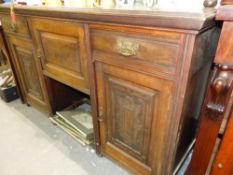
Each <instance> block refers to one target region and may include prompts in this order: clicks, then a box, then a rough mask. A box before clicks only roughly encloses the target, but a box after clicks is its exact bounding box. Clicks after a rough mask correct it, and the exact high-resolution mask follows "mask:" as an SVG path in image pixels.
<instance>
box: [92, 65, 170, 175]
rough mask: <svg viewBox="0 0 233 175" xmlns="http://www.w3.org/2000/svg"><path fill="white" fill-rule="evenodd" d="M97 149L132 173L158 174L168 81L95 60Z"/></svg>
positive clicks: (165, 125) (166, 120)
mask: <svg viewBox="0 0 233 175" xmlns="http://www.w3.org/2000/svg"><path fill="white" fill-rule="evenodd" d="M95 67H96V76H97V77H96V78H97V93H98V108H99V109H98V112H99V114H98V115H99V116H98V121H99V125H100V137H101V139H100V140H101V143H100V144H101V149H102V152H103V153H104V154H107V155H108V156H110V157H112V158H113V159H116V160H117V161H119V162H120V163H121V164H123V165H124V166H126V167H127V168H128V169H131V170H132V171H134V172H135V173H136V174H140V175H142V174H143V175H144V174H161V172H162V170H161V165H162V164H163V162H164V161H167V160H166V158H165V157H166V151H165V149H164V148H165V147H166V144H168V143H166V140H167V138H166V137H167V136H166V133H167V129H168V128H169V118H170V117H171V113H172V112H171V105H172V88H173V84H172V82H169V81H167V80H163V79H160V78H155V77H151V76H149V75H144V74H141V73H137V72H134V71H129V70H126V69H121V68H119V67H115V66H110V65H107V64H103V63H99V62H97V63H96V66H95Z"/></svg>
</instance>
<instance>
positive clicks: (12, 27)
mask: <svg viewBox="0 0 233 175" xmlns="http://www.w3.org/2000/svg"><path fill="white" fill-rule="evenodd" d="M10 30H11V32H17V25H16V23H14V22H12V23H11V24H10Z"/></svg>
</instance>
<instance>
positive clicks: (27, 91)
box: [8, 36, 48, 111]
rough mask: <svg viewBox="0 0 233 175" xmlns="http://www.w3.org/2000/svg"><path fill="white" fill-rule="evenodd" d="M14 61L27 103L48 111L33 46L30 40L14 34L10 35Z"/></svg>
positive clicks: (9, 41)
mask: <svg viewBox="0 0 233 175" xmlns="http://www.w3.org/2000/svg"><path fill="white" fill-rule="evenodd" d="M8 44H9V46H10V49H11V52H12V55H13V57H14V58H13V59H14V60H13V61H14V64H15V66H16V68H17V74H18V75H19V77H20V84H21V86H22V87H23V93H24V96H25V97H26V101H27V103H29V104H31V105H33V106H35V107H38V108H40V109H42V110H43V111H47V110H48V109H47V108H48V106H47V105H46V102H45V101H46V100H45V95H44V93H43V92H44V91H43V90H42V79H41V78H40V75H39V67H38V63H37V62H36V61H38V60H36V58H35V56H34V53H33V46H32V43H31V41H30V40H27V39H21V38H20V39H19V38H17V37H14V36H8Z"/></svg>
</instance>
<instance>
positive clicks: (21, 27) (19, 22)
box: [0, 15, 30, 37]
mask: <svg viewBox="0 0 233 175" xmlns="http://www.w3.org/2000/svg"><path fill="white" fill-rule="evenodd" d="M0 20H1V22H2V27H3V30H4V32H6V33H11V34H16V35H22V36H26V37H29V36H30V33H29V29H28V24H27V19H26V17H23V16H19V15H17V16H16V25H13V23H12V20H11V17H10V15H0Z"/></svg>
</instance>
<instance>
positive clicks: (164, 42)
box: [91, 26, 183, 74]
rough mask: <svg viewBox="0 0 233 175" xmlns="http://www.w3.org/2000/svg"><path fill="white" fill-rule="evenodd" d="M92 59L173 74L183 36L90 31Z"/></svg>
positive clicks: (113, 30)
mask: <svg viewBox="0 0 233 175" xmlns="http://www.w3.org/2000/svg"><path fill="white" fill-rule="evenodd" d="M91 36H92V37H91V38H92V40H91V42H92V49H93V55H94V56H93V58H94V59H96V60H99V61H103V62H108V63H109V62H111V63H114V62H115V63H117V64H122V65H128V66H133V67H135V68H137V69H141V70H144V71H146V72H148V71H150V72H153V71H155V70H158V71H161V72H166V73H170V74H174V73H175V68H176V65H177V60H178V58H179V56H180V51H181V43H182V41H183V40H182V39H183V37H182V35H181V34H178V33H172V32H164V31H152V30H145V29H143V30H140V31H139V32H138V31H137V29H134V30H133V29H132V28H123V30H122V29H121V31H120V29H117V28H116V29H115V28H111V30H110V29H108V28H105V29H99V28H97V29H96V28H95V26H94V27H93V28H92V30H91Z"/></svg>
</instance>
